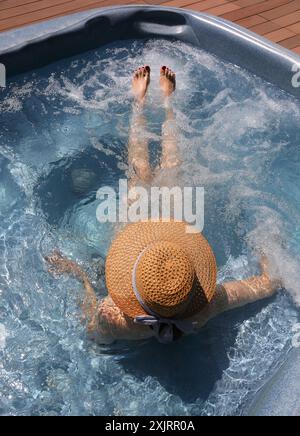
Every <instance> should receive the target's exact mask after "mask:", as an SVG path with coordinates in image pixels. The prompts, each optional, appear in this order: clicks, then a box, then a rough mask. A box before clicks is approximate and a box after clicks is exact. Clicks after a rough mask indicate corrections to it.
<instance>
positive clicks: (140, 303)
mask: <svg viewBox="0 0 300 436" xmlns="http://www.w3.org/2000/svg"><path fill="white" fill-rule="evenodd" d="M150 73H151V72H150V67H148V66H146V67H142V68H139V69H138V70H137V71H135V73H134V77H133V82H132V90H133V95H134V99H135V103H134V110H133V120H132V125H131V128H130V138H129V167H130V168H131V176H130V179H131V185H136V184H137V183H142V184H150V183H151V182H152V180H153V176H154V174H153V172H152V170H151V166H150V163H149V150H148V142H147V139H146V137H145V135H143V130H144V127H145V120H144V117H143V106H144V102H145V98H146V94H147V90H148V86H149V83H150ZM160 87H161V91H162V95H163V98H164V99H165V100H166V103H167V104H166V105H165V106H166V122H165V124H164V128H163V135H162V136H163V139H162V159H161V164H160V169H161V170H163V171H167V172H168V171H169V172H172V171H175V172H176V169H178V168H179V167H180V158H179V152H178V147H177V142H176V134H175V131H174V129H173V128H171V127H170V125H171V124H172V123H173V122H174V121H175V117H174V113H173V110H172V108H171V106H170V101H169V97H170V96H171V95H172V94H173V93H174V91H175V88H176V76H175V74H174V73H173V71H171V69H169V68H167V67H162V68H161V74H160ZM156 175H157V171H156ZM186 230H187V229H186V224H185V223H184V222H175V221H169V222H164V221H152V222H151V221H148V222H140V223H136V224H130V225H127V227H125V229H123V230H122V231H120V232H119V234H118V235H117V237H116V239H115V240H114V241H113V243H112V246H111V248H110V251H109V254H108V257H107V261H106V285H107V289H108V292H109V296H108V297H107V298H105V299H104V300H102V301H101V302H98V299H97V296H96V293H95V291H94V289H93V287H92V285H91V283H90V281H89V279H88V277H87V274H86V273H85V272H84V271H82V270H81V269H80V267H79V266H78V265H77V264H76V263H75V262H73V261H71V260H69V259H66V258H65V257H63V256H62V255H61V254H60V253H58V252H55V253H54V254H53V255H51V256H49V257H47V258H46V260H47V261H48V263H50V265H51V268H50V270H51V271H52V272H54V273H59V274H63V273H71V274H73V275H74V276H75V277H76V278H78V279H79V280H81V282H82V283H83V285H84V287H85V290H86V296H85V299H84V303H83V306H82V309H83V313H84V316H85V320H86V323H87V327H88V332H89V335H90V336H91V338H92V339H94V340H96V341H97V342H98V343H101V344H104V343H106V344H107V343H111V342H113V341H115V340H117V339H126V340H139V339H146V338H150V337H153V336H155V337H156V338H157V339H158V340H159V341H160V342H162V343H170V342H173V341H175V340H177V339H179V338H180V337H182V336H183V335H187V334H191V333H194V332H196V331H197V330H198V329H199V328H201V327H203V325H205V324H206V323H207V322H208V321H209V320H210V319H211V318H213V317H214V316H216V315H218V314H220V313H222V312H224V311H228V310H230V309H235V308H238V307H241V306H244V305H246V304H249V303H252V302H254V301H257V300H261V299H264V298H268V297H271V296H272V295H273V294H274V293H275V292H276V290H277V289H278V288H279V287H280V283H279V282H278V281H277V280H272V279H271V278H270V276H269V274H268V271H267V259H266V258H265V257H264V256H263V257H262V262H261V269H262V272H261V275H260V276H257V277H251V278H249V279H247V280H243V281H237V282H230V283H224V284H222V285H218V286H217V266H216V260H215V257H214V254H213V251H212V249H211V247H210V246H209V244H208V242H207V241H206V239H205V238H204V237H203V235H202V234H200V233H198V234H195V233H194V234H190V233H188V232H187V231H186Z"/></svg>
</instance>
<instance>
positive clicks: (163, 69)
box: [160, 66, 167, 76]
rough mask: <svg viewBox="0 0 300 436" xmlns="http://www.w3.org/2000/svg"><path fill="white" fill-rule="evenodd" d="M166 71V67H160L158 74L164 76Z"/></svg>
mask: <svg viewBox="0 0 300 436" xmlns="http://www.w3.org/2000/svg"><path fill="white" fill-rule="evenodd" d="M166 71H167V67H166V66H163V67H161V69H160V73H161V75H162V76H165V75H166Z"/></svg>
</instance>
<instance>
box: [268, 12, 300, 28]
mask: <svg viewBox="0 0 300 436" xmlns="http://www.w3.org/2000/svg"><path fill="white" fill-rule="evenodd" d="M273 21H274V23H276V24H278V25H279V26H280V27H287V26H290V25H291V24H295V23H297V22H298V21H300V11H297V12H294V13H293V14H289V15H285V16H284V17H280V18H276V19H275V20H273Z"/></svg>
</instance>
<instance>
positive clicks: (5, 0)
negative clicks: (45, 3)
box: [0, 0, 39, 11]
mask: <svg viewBox="0 0 300 436" xmlns="http://www.w3.org/2000/svg"><path fill="white" fill-rule="evenodd" d="M38 2H39V0H2V1H0V11H2V10H4V9H10V8H15V7H17V6H20V5H26V4H28V3H38Z"/></svg>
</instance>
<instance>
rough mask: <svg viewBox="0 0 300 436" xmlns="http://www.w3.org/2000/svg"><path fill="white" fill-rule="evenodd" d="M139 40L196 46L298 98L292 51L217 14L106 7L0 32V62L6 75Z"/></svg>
mask: <svg viewBox="0 0 300 436" xmlns="http://www.w3.org/2000/svg"><path fill="white" fill-rule="evenodd" d="M141 38H143V39H151V38H166V39H175V40H180V41H184V42H187V43H190V44H193V45H196V46H197V47H199V48H202V49H205V50H207V51H209V52H210V53H212V54H214V55H216V56H218V57H220V58H222V59H223V60H225V61H229V62H231V63H233V64H236V65H238V66H240V67H241V68H244V69H246V70H248V71H249V72H251V73H253V74H256V75H258V76H260V77H262V78H263V79H265V80H266V81H267V82H269V83H273V84H275V85H277V86H278V87H279V88H281V89H283V90H284V91H286V92H288V93H290V94H292V95H294V96H295V97H297V98H300V88H296V87H294V86H293V85H292V78H293V76H294V75H295V71H294V68H295V65H296V66H299V69H300V56H298V55H297V54H296V53H293V52H291V51H289V50H287V49H285V48H283V47H281V46H279V45H277V44H274V43H272V42H270V41H268V40H267V39H265V38H263V37H261V36H259V35H257V34H255V33H253V32H251V31H249V30H246V29H245V28H243V27H241V26H239V25H236V24H234V23H232V22H230V21H227V20H224V19H222V18H219V17H215V16H211V15H208V14H204V13H199V12H195V11H193V10H189V9H179V8H171V7H164V6H135V5H127V6H115V7H106V8H100V9H94V10H90V11H87V12H80V13H76V14H71V15H66V16H63V17H59V18H55V19H51V20H48V21H45V22H42V23H38V24H32V25H29V26H25V27H21V28H18V29H15V30H11V31H8V32H2V33H0V63H2V64H3V65H4V66H5V68H6V73H7V78H8V79H9V78H10V77H13V76H15V75H18V74H20V73H25V72H28V71H30V70H34V69H37V68H40V67H43V66H46V65H48V64H51V63H53V62H56V61H58V60H60V59H63V58H67V57H71V56H74V55H78V54H80V53H82V52H85V51H88V50H91V49H94V48H97V47H100V46H103V45H106V44H108V43H110V42H113V41H115V40H120V39H121V40H124V39H141ZM299 85H300V84H299Z"/></svg>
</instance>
